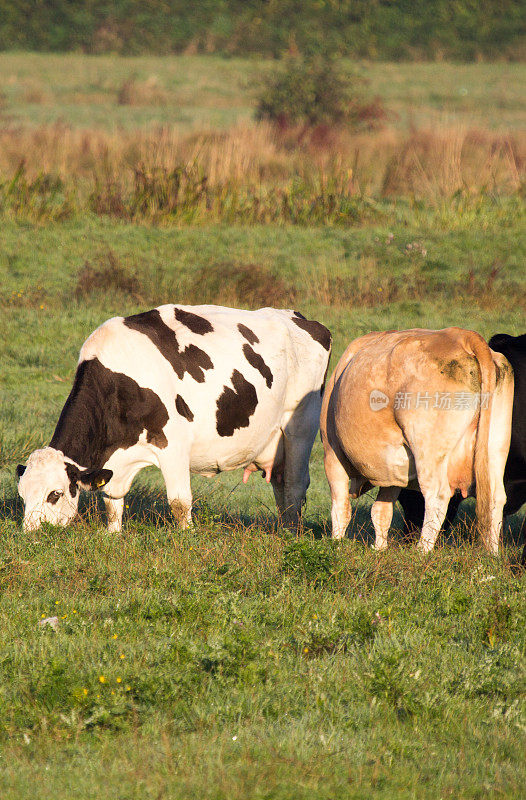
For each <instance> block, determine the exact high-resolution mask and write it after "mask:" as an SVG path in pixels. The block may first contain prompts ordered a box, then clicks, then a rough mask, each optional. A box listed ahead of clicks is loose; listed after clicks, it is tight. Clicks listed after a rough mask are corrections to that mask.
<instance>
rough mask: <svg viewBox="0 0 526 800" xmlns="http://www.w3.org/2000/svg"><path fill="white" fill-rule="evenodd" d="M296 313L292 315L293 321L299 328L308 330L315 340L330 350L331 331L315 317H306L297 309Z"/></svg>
mask: <svg viewBox="0 0 526 800" xmlns="http://www.w3.org/2000/svg"><path fill="white" fill-rule="evenodd" d="M294 314H295V316H293V317H291V319H292V322H295V323H296V325H297V326H298V328H301V329H302V330H304V331H306V332H307V333H308V334H309V336H310V337H311V338H312V339H314V341H315V342H318V343H319V344H321V346H322V347H324V348H325V350H327V351H329V350H330V349H331V342H332V336H331V333H330V331H329V330H327V328H326V327H325V326H324V325H322V324H321V323H320V322H316V320H314V319H305V317H304V316H303V315H302V314H300V313H298V311H295V312H294Z"/></svg>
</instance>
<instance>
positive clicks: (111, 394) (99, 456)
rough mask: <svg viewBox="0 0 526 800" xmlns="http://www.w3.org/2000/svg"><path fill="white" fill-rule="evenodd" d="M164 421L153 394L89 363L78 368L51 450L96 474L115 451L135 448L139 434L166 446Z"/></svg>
mask: <svg viewBox="0 0 526 800" xmlns="http://www.w3.org/2000/svg"><path fill="white" fill-rule="evenodd" d="M167 422H168V412H167V410H166V408H165V406H164V404H163V402H162V401H161V399H160V398H159V396H158V395H157V394H156V393H155V392H154V391H152V389H145V388H143V387H142V386H139V384H138V383H136V381H134V380H133V378H130V377H129V376H128V375H124V374H123V373H121V372H113V371H112V370H111V369H107V367H105V366H103V365H102V364H101V363H100V361H99V360H98V358H93V359H90V360H89V361H83V362H82V363H81V364H79V366H78V367H77V372H76V375H75V380H74V383H73V388H72V389H71V392H70V394H69V397H68V399H67V400H66V403H65V405H64V408H63V409H62V413H61V414H60V418H59V420H58V423H57V427H56V428H55V432H54V434H53V438H52V439H51V442H50V447H54V448H55V449H57V450H62V452H63V453H64V455H65V456H66V457H67V458H70V459H71V460H72V461H76V462H77V464H82V465H83V466H85V467H88V468H90V469H92V470H97V469H101V468H102V467H103V466H104V464H105V463H106V462H107V461H108V459H109V457H110V456H111V454H112V453H114V452H115V450H118V449H119V448H121V447H122V448H128V447H132V446H133V445H134V444H137V442H138V440H139V436H140V435H141V433H142V432H143V430H146V439H147V441H148V442H151V443H152V444H154V445H155V446H156V447H161V448H164V447H166V445H167V444H168V440H167V439H166V436H165V434H164V432H163V428H164V426H165V425H166V423H167Z"/></svg>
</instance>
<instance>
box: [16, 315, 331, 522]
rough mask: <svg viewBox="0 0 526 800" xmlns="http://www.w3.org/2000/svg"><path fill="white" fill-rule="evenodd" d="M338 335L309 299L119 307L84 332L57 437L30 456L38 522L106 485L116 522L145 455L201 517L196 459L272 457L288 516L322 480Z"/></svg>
mask: <svg viewBox="0 0 526 800" xmlns="http://www.w3.org/2000/svg"><path fill="white" fill-rule="evenodd" d="M330 350H331V335H330V333H329V331H328V330H327V328H325V327H324V326H323V325H321V324H320V323H319V322H315V321H312V320H307V319H305V317H303V316H302V315H301V314H299V313H298V312H297V311H281V310H276V309H273V308H262V309H260V310H259V311H239V310H236V309H231V308H222V307H220V306H175V305H164V306H160V307H159V308H156V309H153V310H152V311H146V312H144V313H142V314H134V315H133V316H130V317H125V318H123V317H115V318H113V319H110V320H108V321H107V322H105V323H104V324H103V325H101V326H100V327H99V328H97V330H96V331H94V332H93V333H92V334H91V336H90V337H89V338H88V339H87V340H86V341H85V342H84V344H83V346H82V349H81V351H80V358H79V363H78V367H77V372H76V375H75V381H74V384H73V388H72V390H71V393H70V395H69V397H68V399H67V400H66V404H65V406H64V408H63V410H62V413H61V415H60V419H59V421H58V423H57V427H56V429H55V432H54V434H53V438H52V439H51V442H50V444H49V447H45V448H43V449H42V450H36V451H35V452H34V453H32V454H31V455H30V457H29V460H28V463H27V467H23V466H19V468H18V476H19V478H20V481H19V485H18V488H19V492H20V495H21V496H22V498H23V499H24V502H25V515H24V529H25V530H32V529H34V528H37V527H38V526H39V525H40V523H41V522H42V521H44V520H47V521H49V522H52V523H55V524H61V525H65V524H67V523H68V522H69V521H71V519H72V518H73V517H74V516H75V515H76V513H77V505H78V491H79V488H83V489H96V488H101V487H103V486H104V500H105V505H106V510H107V514H108V527H109V529H110V530H111V531H118V530H120V529H121V523H122V512H123V505H124V496H125V494H126V493H127V491H128V490H129V488H130V486H131V483H132V480H133V478H134V477H135V475H136V474H137V473H138V472H139V470H140V469H142V468H143V467H146V466H148V465H150V464H154V465H155V466H158V467H160V469H161V471H162V474H163V477H164V480H165V483H166V489H167V493H168V500H169V503H170V507H171V509H172V512H173V514H174V516H175V517H176V519H177V520H178V522H180V523H181V524H183V525H186V524H187V523H189V522H190V521H191V506H192V494H191V489H190V472H195V473H198V474H200V475H214V474H215V473H217V472H222V471H224V470H233V469H237V468H239V467H241V468H244V469H245V474H244V478H243V480H244V482H246V481H247V480H248V478H249V476H250V473H251V472H252V471H255V470H262V471H263V472H264V474H265V476H266V479H267V482H271V483H272V486H273V489H274V495H275V498H276V503H277V506H278V511H279V513H280V514H281V515H282V517H283V519H284V522H285V524H294V522H296V521H297V520H298V517H299V514H300V511H301V506H302V503H303V501H304V499H305V494H306V491H307V487H308V485H309V456H310V452H311V449H312V445H313V442H314V438H315V436H316V431H317V430H318V425H319V414H320V407H321V395H322V393H323V385H324V380H325V376H326V372H327V366H328V362H329V356H330Z"/></svg>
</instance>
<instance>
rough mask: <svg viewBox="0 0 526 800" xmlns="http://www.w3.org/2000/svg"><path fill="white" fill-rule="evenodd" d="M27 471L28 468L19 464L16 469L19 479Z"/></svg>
mask: <svg viewBox="0 0 526 800" xmlns="http://www.w3.org/2000/svg"><path fill="white" fill-rule="evenodd" d="M25 471H26V467H25V466H24V465H23V464H19V465H18V466H17V468H16V474H17V476H18V477H19V478H21V477H22V475H23V474H24V472H25Z"/></svg>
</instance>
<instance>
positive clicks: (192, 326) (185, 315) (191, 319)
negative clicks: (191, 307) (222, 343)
mask: <svg viewBox="0 0 526 800" xmlns="http://www.w3.org/2000/svg"><path fill="white" fill-rule="evenodd" d="M174 314H175V318H176V320H177V322H180V323H181V324H182V325H186V327H187V328H188V329H189V330H191V331H192V333H200V334H202V335H204V334H205V333H212V331H213V330H214V328H213V326H212V323H211V322H210V321H209V320H207V319H205V318H204V317H200V316H199V315H198V314H192V312H191V311H185V310H184V308H176V309H175V311H174Z"/></svg>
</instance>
